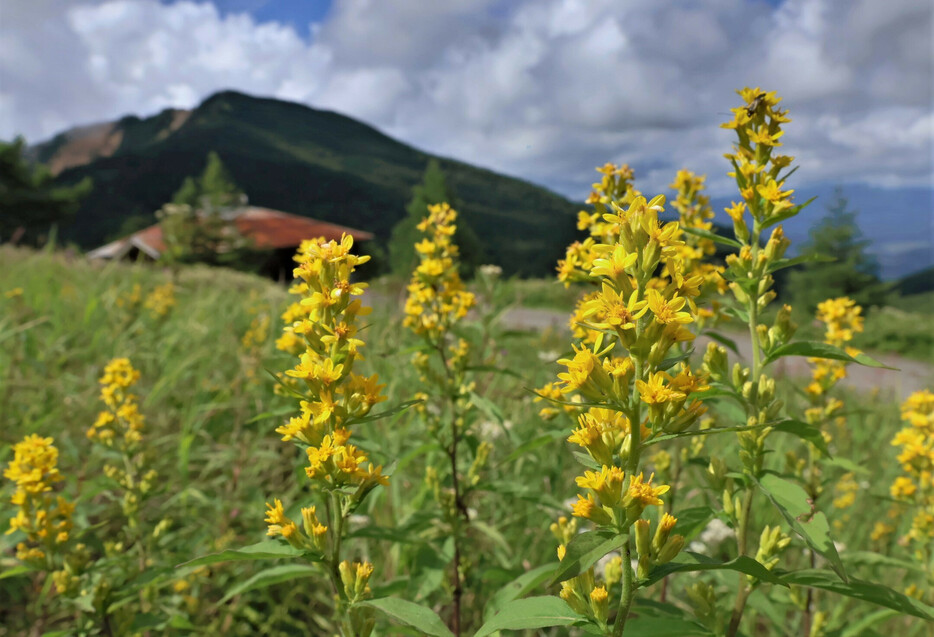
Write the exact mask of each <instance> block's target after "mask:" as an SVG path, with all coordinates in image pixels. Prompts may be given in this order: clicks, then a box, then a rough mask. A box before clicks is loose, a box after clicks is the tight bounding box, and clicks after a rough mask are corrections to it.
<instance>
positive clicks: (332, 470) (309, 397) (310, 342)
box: [266, 235, 387, 551]
mask: <svg viewBox="0 0 934 637" xmlns="http://www.w3.org/2000/svg"><path fill="white" fill-rule="evenodd" d="M352 247H353V238H352V237H350V236H348V235H344V236H343V237H342V238H341V240H340V241H339V242H338V241H325V240H323V239H316V240H310V241H305V242H303V243H302V245H301V247H300V249H299V252H298V254H297V255H296V257H295V260H296V261H297V263H298V267H296V268H295V271H294V274H295V278H296V279H298V280H299V281H300V282H299V283H298V284H296V285H295V286H293V288H292V290H291V291H292V292H293V293H295V294H298V295H300V296H301V297H302V298H301V301H299V302H298V303H296V304H294V305H293V306H292V307H291V308H290V309H289V310H288V311H287V315H288V316H289V317H290V318H293V319H294V320H293V322H292V323H291V324H290V325H287V326H286V328H285V333H286V334H288V335H289V338H290V339H297V340H298V342H301V343H302V345H303V347H304V351H302V352H301V355H300V360H299V362H298V364H297V365H296V366H295V367H294V368H293V369H290V370H287V371H286V372H285V373H286V375H287V376H288V377H290V378H292V379H295V382H296V383H297V385H296V386H297V387H298V388H300V393H301V394H303V395H304V396H305V399H304V400H302V401H301V403H300V407H301V413H300V415H298V416H296V417H294V418H291V419H290V420H289V422H288V423H286V424H284V425H282V426H281V427H279V428H277V429H276V432H277V433H279V434H281V435H282V440H284V441H290V440H294V441H296V442H298V443H300V444H301V445H302V446H304V447H305V454H306V456H307V458H308V465H307V466H306V467H305V474H306V475H307V476H308V478H310V479H311V480H312V481H313V482H314V483H315V484H316V485H317V486H318V487H320V488H321V489H322V490H324V491H326V492H328V493H336V492H340V493H342V494H348V493H350V494H351V495H346V497H347V498H348V500H349V502H350V503H351V504H348V507H349V506H352V505H354V504H356V503H359V502H360V500H361V499H362V498H363V497H364V496H365V495H366V494H367V493H368V492H369V491H370V490H371V489H373V488H374V487H375V486H377V485H379V484H383V485H385V484H387V479H386V478H385V477H384V476H383V475H382V473H381V471H382V468H381V467H374V466H373V465H372V464H370V463H369V461H368V458H367V455H366V453H364V452H363V451H362V450H361V449H359V448H358V447H356V446H355V445H353V444H351V443H350V438H351V433H350V430H349V429H348V428H347V427H348V426H349V425H350V424H352V423H353V421H354V419H358V418H362V417H364V416H366V415H367V414H369V412H370V409H371V408H372V407H373V405H375V404H377V403H379V402H381V401H383V400H385V399H386V398H385V396H383V395H382V389H383V387H384V385H380V384H379V378H378V376H376V375H373V376H363V375H360V374H356V373H354V371H353V368H354V363H355V362H356V361H357V360H360V359H361V358H362V357H361V355H360V353H359V349H360V348H361V347H363V344H364V343H363V341H362V340H360V339H359V338H358V337H357V331H358V327H357V319H358V318H359V317H361V316H366V315H367V314H369V313H370V308H369V307H364V306H363V304H362V302H361V301H360V299H356V298H354V297H356V296H360V295H361V294H363V291H364V289H365V288H366V285H365V284H363V283H355V282H352V281H351V275H352V273H353V272H354V269H355V268H356V266H358V265H360V264H362V263H366V262H367V261H368V260H369V257H367V256H356V255H354V254H352V253H351V248H352ZM292 346H293V344H290V347H292ZM348 489H350V490H352V491H348ZM267 507H268V511H267V516H266V522H267V524H268V526H269V530H268V534H269V535H270V536H282V537H284V538H285V539H286V540H288V541H289V542H290V543H291V544H293V545H294V546H299V547H305V548H309V549H314V550H317V551H324V550H325V548H326V547H325V539H326V536H325V533H326V530H327V527H326V525H325V524H323V523H322V522H321V521H320V520H319V519H318V513H317V511H316V509H315V507H309V508H305V509H302V528H303V529H304V531H305V532H304V533H302V532H301V531H300V530H299V528H298V526H297V525H296V524H295V523H294V522H293V521H292V520H290V519H289V518H288V517H286V516H285V513H284V512H283V507H282V503H281V502H279V501H278V500H276V501H275V504H273V505H269V504H267ZM325 522H327V519H326V518H325Z"/></svg>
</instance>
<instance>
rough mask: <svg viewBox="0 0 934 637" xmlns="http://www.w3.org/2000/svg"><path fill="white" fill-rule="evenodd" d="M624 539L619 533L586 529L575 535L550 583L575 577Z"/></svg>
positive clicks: (621, 543)
mask: <svg viewBox="0 0 934 637" xmlns="http://www.w3.org/2000/svg"><path fill="white" fill-rule="evenodd" d="M624 541H625V539H624V538H623V537H621V536H619V535H610V534H606V533H599V532H597V531H588V532H586V533H580V534H579V535H575V536H574V537H573V538H572V539H571V541H570V542H568V545H567V552H566V553H565V554H564V559H563V560H561V563H560V564H559V566H558V570H557V571H556V572H555V575H554V578H552V583H553V584H557V583H558V582H563V581H564V580H568V579H571V578H572V577H576V576H578V575H580V574H581V573H583V572H584V571H586V570H587V569H588V568H590V567H591V566H593V564H594V562H596V561H597V560H599V559H600V558H601V557H603V556H604V555H606V554H607V553H609V552H610V551H615V550H617V549H619V548H620V547H621V546H622V545H623V542H624Z"/></svg>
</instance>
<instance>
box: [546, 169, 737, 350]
mask: <svg viewBox="0 0 934 637" xmlns="http://www.w3.org/2000/svg"><path fill="white" fill-rule="evenodd" d="M597 170H598V172H600V173H601V174H602V175H603V177H602V179H601V181H600V182H598V183H595V184H593V192H592V193H591V195H590V197H589V198H588V199H587V203H591V204H593V205H594V212H593V213H588V212H585V211H581V212H580V213H578V224H577V227H578V229H579V230H586V231H587V232H588V234H589V235H590V236H588V237H587V238H586V239H584V240H583V241H578V242H574V243H573V244H571V245H570V246H568V249H567V252H566V254H565V258H564V259H562V260H560V261H558V268H557V269H558V279H559V280H560V281H562V282H564V284H565V285H566V286H567V285H569V284H570V283H572V282H587V283H591V284H595V285H598V286H599V285H601V281H602V278H601V277H603V276H606V275H607V274H609V275H610V276H613V275H612V273H609V271H608V270H606V268H604V270H597V269H595V264H596V262H597V261H607V259H608V258H610V259H611V258H612V255H608V254H607V253H606V246H617V245H618V244H619V243H620V238H621V237H620V232H621V229H622V226H621V225H620V224H619V223H616V222H613V221H611V220H610V219H609V218H608V215H609V216H610V217H612V216H613V214H612V213H613V210H614V209H618V208H624V207H627V206H629V205H630V204H632V202H634V201H635V200H636V199H638V198H639V197H641V194H640V193H639V191H638V190H636V189H635V188H634V187H633V185H632V179H633V172H632V170H631V169H630V168H629V166H626V165H621V166H616V165H614V164H606V165H605V166H603V167H601V168H598V169H597ZM671 187H672V188H674V189H675V190H676V191H677V195H676V200H675V202H674V204H673V207H674V208H675V209H676V210H677V211H678V213H679V221H678V222H671V223H666V224H660V225H659V227H658V231H657V232H658V237H657V239H660V240H662V241H663V242H665V244H666V253H665V259H664V262H663V263H662V265H663V267H661V268H660V269H659V270H658V271H657V272H654V273H653V276H651V277H650V279H649V280H648V281H647V282H646V286H647V287H648V288H652V289H655V290H657V291H663V290H665V289H666V288H668V287H670V285H671V284H672V283H674V284H675V286H676V287H678V288H679V289H680V288H684V291H683V297H684V299H685V301H686V302H687V303H688V304H689V305H690V309H691V311H692V312H693V314H694V315H695V317H698V318H707V317H712V316H714V315H715V314H716V309H717V308H716V307H715V309H714V310H711V309H704V310H699V309H698V308H697V303H696V302H697V300H698V298H697V297H700V296H701V295H702V294H703V295H707V294H709V293H711V292H716V291H720V292H722V291H724V290H725V287H724V286H725V282H724V281H723V279H722V277H720V276H719V273H720V272H722V270H723V268H722V267H720V266H714V265H712V264H708V263H704V262H703V260H704V258H705V257H707V256H709V255H711V254H713V252H714V244H713V242H712V241H711V240H710V239H707V238H703V237H698V236H696V235H692V234H688V233H685V232H684V230H683V229H684V228H695V229H697V230H700V231H709V230H710V228H711V227H712V224H711V222H710V219H711V218H713V211H712V210H711V209H710V204H709V199H708V197H707V196H706V195H704V194H703V190H704V177H702V176H697V175H695V174H694V173H692V172H690V171H687V170H682V171H679V172H678V174H677V176H676V178H675V181H674V183H672V184H671ZM627 249H628V248H627ZM620 254H622V253H620ZM617 259H619V257H617ZM656 263H658V262H656ZM610 267H613V268H617V269H619V268H620V267H625V264H624V263H622V262H621V261H617V262H616V263H614V264H613V265H612V266H610ZM602 296H603V293H602V292H599V291H598V292H592V293H589V294H587V295H585V296H584V297H582V298H581V299H580V301H579V302H578V304H577V306H576V307H575V310H574V313H573V314H572V315H571V319H570V327H571V330H572V333H573V336H574V338H575V339H577V340H579V341H581V342H584V343H588V344H593V343H594V342H595V341H596V340H597V339H598V338H599V334H600V330H601V329H602V328H601V326H600V325H599V324H596V325H595V323H599V322H601V319H602V318H603V312H601V311H600V309H597V310H595V308H599V304H600V298H601V297H602ZM624 300H626V301H628V300H629V299H628V298H627V299H624ZM627 310H628V311H629V313H630V314H632V313H633V309H630V308H627ZM595 319H596V321H595ZM609 319H610V320H612V321H621V320H622V318H621V317H609ZM604 342H606V337H604Z"/></svg>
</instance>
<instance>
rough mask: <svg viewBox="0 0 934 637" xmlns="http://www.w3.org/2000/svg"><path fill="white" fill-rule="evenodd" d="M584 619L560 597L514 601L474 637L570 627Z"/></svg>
mask: <svg viewBox="0 0 934 637" xmlns="http://www.w3.org/2000/svg"><path fill="white" fill-rule="evenodd" d="M582 621H586V619H585V618H584V617H582V616H580V615H578V614H577V613H575V612H574V611H573V610H571V607H570V606H568V604H567V602H565V601H564V600H563V599H561V598H560V597H553V596H546V597H529V598H526V599H516V600H513V601H511V602H509V603H507V604H506V605H505V606H503V609H502V610H500V611H499V612H498V613H496V614H495V615H494V616H493V617H492V618H491V619H490V620H489V621H488V622H486V623H485V624H483V626H481V627H480V630H478V631H477V632H476V633H474V637H486V636H487V635H490V634H492V633H495V632H496V631H498V630H523V629H528V628H547V627H549V626H571V625H573V624H577V623H578V622H582Z"/></svg>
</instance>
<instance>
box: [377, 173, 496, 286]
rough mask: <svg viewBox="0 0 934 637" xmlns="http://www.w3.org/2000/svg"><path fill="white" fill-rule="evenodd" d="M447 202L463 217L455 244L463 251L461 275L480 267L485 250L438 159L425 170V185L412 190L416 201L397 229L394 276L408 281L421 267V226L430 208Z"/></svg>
mask: <svg viewBox="0 0 934 637" xmlns="http://www.w3.org/2000/svg"><path fill="white" fill-rule="evenodd" d="M445 202H446V203H448V204H450V205H451V207H452V208H455V209H457V210H458V212H460V213H461V214H460V216H459V217H458V221H457V232H456V233H455V234H454V243H455V244H457V246H458V248H459V250H460V257H461V275H462V276H470V275H471V274H473V271H474V269H475V268H476V267H477V266H478V265H480V263H481V261H482V259H483V246H482V244H481V243H480V240H479V238H478V237H477V235H476V233H475V232H474V231H473V230H472V229H471V228H470V225H468V223H467V220H466V219H465V218H464V215H463V211H462V210H461V209H460V208H461V206H460V202H459V201H458V200H457V195H456V194H455V193H454V191H453V189H451V187H450V186H449V185H448V183H447V179H446V178H445V176H444V171H442V170H441V164H440V163H438V160H437V159H431V160H429V162H428V166H427V167H426V168H425V175H424V177H422V183H420V184H417V185H416V186H415V187H414V188H412V200H411V201H410V202H409V203H408V205H407V206H406V207H405V210H406V213H407V214H406V216H405V217H403V218H402V220H400V221H399V223H397V224H396V225H395V227H393V229H392V234H391V236H390V238H389V245H388V248H389V266H390V268H391V270H392V272H393V274H396V275H398V276H401V277H403V278H405V277H408V276H409V275H410V274H411V273H412V270H413V269H414V268H415V265H416V264H417V263H418V256H417V255H416V254H415V243H416V242H417V241H419V240H420V239H421V238H422V233H421V232H419V230H418V228H417V226H418V224H419V223H420V222H421V220H422V219H424V218H425V217H426V216H427V215H428V206H429V205H432V204H439V203H445Z"/></svg>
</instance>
